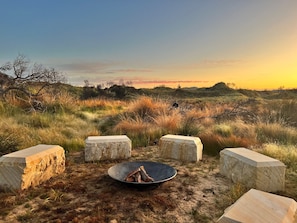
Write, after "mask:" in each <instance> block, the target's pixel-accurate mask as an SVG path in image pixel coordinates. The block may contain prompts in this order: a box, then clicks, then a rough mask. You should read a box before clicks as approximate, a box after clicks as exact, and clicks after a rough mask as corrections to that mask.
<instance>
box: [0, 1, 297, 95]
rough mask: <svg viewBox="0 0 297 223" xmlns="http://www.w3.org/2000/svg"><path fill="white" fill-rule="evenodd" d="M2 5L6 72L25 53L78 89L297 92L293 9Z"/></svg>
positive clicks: (188, 4) (0, 48) (196, 4)
mask: <svg viewBox="0 0 297 223" xmlns="http://www.w3.org/2000/svg"><path fill="white" fill-rule="evenodd" d="M1 3H2V4H1V5H2V7H1V8H2V10H1V14H0V27H1V34H0V65H1V64H4V63H5V62H7V61H12V60H13V59H14V58H15V57H16V56H17V55H18V54H24V55H26V56H27V57H28V58H29V59H30V60H31V61H32V62H38V63H41V64H44V65H45V66H50V67H55V68H56V69H57V70H59V71H61V72H62V73H63V74H64V75H65V76H66V77H67V79H68V82H69V83H70V84H73V85H84V80H88V81H89V82H90V83H91V84H94V85H96V84H102V83H106V82H107V81H113V82H114V83H118V82H121V81H124V82H125V81H132V83H133V85H134V86H135V87H154V86H159V85H163V84H164V85H166V86H171V87H177V86H178V85H180V86H182V87H183V86H197V87H201V86H212V85H213V84H215V83H217V82H220V81H224V82H226V83H233V84H234V86H236V87H242V88H250V89H269V88H278V87H281V86H283V87H286V88H293V87H297V79H296V76H297V73H296V72H297V67H296V66H297V1H295V0H291V1H279V0H216V1H215V0H184V1H181V0H149V1H137V0H122V1H120V0H108V1H107V0H106V1H100V0H85V1H77V0H71V1H70V0H68V1H66V0H59V1H58V0H50V1H45V0H39V1H37V0H26V1H17V0H2V1H1ZM295 85H296V86H295Z"/></svg>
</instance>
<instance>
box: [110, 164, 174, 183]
mask: <svg viewBox="0 0 297 223" xmlns="http://www.w3.org/2000/svg"><path fill="white" fill-rule="evenodd" d="M148 165H149V166H148ZM127 166H128V168H129V169H124V170H123V169H122V168H127ZM131 166H132V167H131ZM139 166H144V168H145V169H146V171H147V173H148V174H149V175H150V176H151V177H153V178H154V179H155V180H154V181H152V182H140V183H139V182H127V181H125V180H124V179H125V177H126V176H127V174H129V173H130V172H131V171H133V170H134V169H135V168H138V167H139ZM151 168H159V170H160V169H161V170H162V171H161V172H162V173H161V174H165V175H166V176H165V177H163V178H162V179H160V176H158V173H157V172H156V171H155V172H153V171H151ZM107 172H108V175H109V176H110V177H111V178H112V179H114V180H117V181H120V182H123V183H127V184H136V185H148V184H159V183H163V182H166V181H168V180H171V179H173V178H174V177H175V176H176V175H177V171H176V169H175V168H173V167H172V166H169V165H167V164H165V163H161V162H153V161H141V160H137V161H127V162H122V163H118V164H115V165H113V166H112V167H110V168H109V169H108V171H107ZM159 174H160V173H159ZM119 175H120V176H119Z"/></svg>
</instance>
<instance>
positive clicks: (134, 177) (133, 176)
mask: <svg viewBox="0 0 297 223" xmlns="http://www.w3.org/2000/svg"><path fill="white" fill-rule="evenodd" d="M125 181H127V182H137V183H143V182H153V181H154V179H153V178H152V177H150V176H149V175H148V174H147V172H146V171H145V169H144V166H140V167H139V168H137V169H136V170H133V171H132V172H130V173H129V174H128V175H127V176H126V178H125Z"/></svg>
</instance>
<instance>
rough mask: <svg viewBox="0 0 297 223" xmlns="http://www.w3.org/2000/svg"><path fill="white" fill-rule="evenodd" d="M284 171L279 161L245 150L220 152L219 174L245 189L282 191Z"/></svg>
mask: <svg viewBox="0 0 297 223" xmlns="http://www.w3.org/2000/svg"><path fill="white" fill-rule="evenodd" d="M285 171H286V166H285V165H284V164H283V163H282V162H280V161H279V160H276V159H273V158H271V157H268V156H265V155H263V154H260V153H257V152H255V151H252V150H249V149H246V148H226V149H224V150H222V151H221V152H220V173H221V174H222V175H224V176H226V177H227V178H229V179H231V180H232V181H233V182H240V183H242V184H244V185H245V186H246V187H247V188H254V189H259V190H262V191H267V192H276V191H282V190H284V188H285Z"/></svg>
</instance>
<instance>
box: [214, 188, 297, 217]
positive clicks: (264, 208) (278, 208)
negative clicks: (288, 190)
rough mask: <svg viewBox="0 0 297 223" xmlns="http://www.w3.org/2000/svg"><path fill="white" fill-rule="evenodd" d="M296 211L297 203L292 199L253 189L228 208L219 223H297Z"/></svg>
mask: <svg viewBox="0 0 297 223" xmlns="http://www.w3.org/2000/svg"><path fill="white" fill-rule="evenodd" d="M296 210H297V203H296V201H295V200H293V199H291V198H287V197H283V196H279V195H275V194H271V193H267V192H263V191H259V190H255V189H251V190H249V191H248V192H246V193H245V194H244V195H242V196H241V197H240V198H239V199H238V200H237V201H236V202H235V203H234V204H233V205H232V206H230V207H229V208H227V209H226V210H225V213H224V214H223V215H222V216H221V217H220V218H219V219H218V221H217V222H218V223H234V222H259V223H261V222H262V223H266V222H269V223H280V222H282V223H293V222H296V221H297V219H295V221H294V215H295V213H296ZM295 218H296V217H295Z"/></svg>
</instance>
